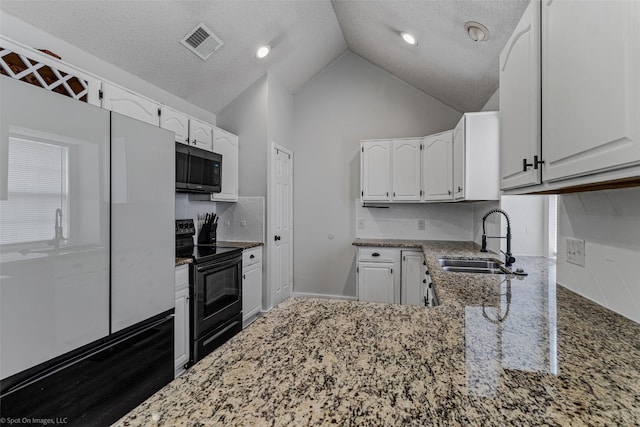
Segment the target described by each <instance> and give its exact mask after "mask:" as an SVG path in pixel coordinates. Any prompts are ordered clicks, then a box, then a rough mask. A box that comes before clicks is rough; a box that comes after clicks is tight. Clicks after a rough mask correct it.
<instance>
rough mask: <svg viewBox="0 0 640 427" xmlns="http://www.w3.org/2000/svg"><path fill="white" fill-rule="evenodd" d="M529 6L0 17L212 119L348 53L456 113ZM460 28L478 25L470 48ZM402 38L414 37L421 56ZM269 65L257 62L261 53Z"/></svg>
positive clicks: (96, 9)
mask: <svg viewBox="0 0 640 427" xmlns="http://www.w3.org/2000/svg"><path fill="white" fill-rule="evenodd" d="M527 3H528V0H497V1H491V0H460V1H459V0H404V1H399V0H379V1H375V0H369V1H364V0H331V1H330V0H258V1H256V0H222V1H221V0H215V1H114V0H111V1H10V0H2V1H1V2H0V10H1V11H2V13H9V14H11V15H13V16H15V17H17V18H19V19H21V20H23V21H25V22H28V23H30V24H32V25H34V26H36V27H38V28H41V29H42V30H44V31H46V32H48V33H50V34H52V35H53V36H56V37H58V38H60V39H63V40H65V41H67V42H69V43H71V44H74V45H76V46H78V47H79V48H81V49H83V50H85V51H87V52H90V53H92V54H94V55H95V56H97V57H99V58H101V59H104V60H106V61H108V62H110V63H113V64H115V65H117V66H119V67H120V68H122V69H124V70H126V71H128V72H130V73H132V74H135V75H137V76H139V77H141V78H143V79H145V80H148V81H149V82H151V83H153V84H155V85H157V86H160V87H162V88H164V89H165V90H167V91H169V92H171V93H173V94H175V95H177V96H179V97H181V98H184V99H185V100H187V101H189V102H191V103H193V104H195V105H198V106H200V107H202V108H204V109H206V110H208V111H211V112H213V113H218V112H219V111H220V110H221V109H222V108H224V107H225V106H226V105H227V104H228V103H229V102H230V101H232V100H233V99H235V98H236V97H237V96H238V95H239V94H241V93H242V92H243V91H244V90H245V89H247V88H248V87H249V86H250V85H251V84H252V83H253V82H255V81H256V80H257V79H258V78H259V77H260V76H262V75H263V74H264V73H265V72H267V71H270V72H273V73H274V74H275V75H276V76H278V78H279V79H280V80H282V81H283V83H284V84H285V85H286V86H287V87H288V88H289V89H290V90H291V91H292V92H294V93H295V92H296V91H297V90H299V89H300V88H301V87H302V86H303V85H304V84H305V83H306V82H307V81H308V80H309V79H311V78H312V77H313V76H315V75H316V74H317V73H318V72H319V71H321V70H322V69H323V68H325V67H326V66H327V65H329V64H330V63H331V62H332V61H334V60H335V59H336V58H338V57H339V56H340V55H341V54H342V53H344V51H346V50H347V49H348V50H351V51H352V52H354V53H356V54H358V55H360V56H362V57H363V58H365V59H367V60H368V61H370V62H372V63H373V64H376V65H378V66H380V67H381V68H383V69H385V70H387V71H388V72H390V73H391V74H394V75H395V76H397V77H399V78H401V79H403V80H405V81H406V82H408V83H409V84H411V85H413V86H415V87H416V88H418V89H420V90H422V91H423V92H425V93H427V94H429V95H431V96H433V97H435V98H437V99H438V100H440V101H441V102H443V103H445V104H447V105H449V106H451V107H453V108H454V109H456V110H458V111H461V112H463V111H477V110H478V109H480V108H481V107H482V105H483V104H484V103H485V102H486V101H487V99H488V98H489V97H490V96H491V94H493V92H494V91H495V90H496V89H497V87H498V56H499V54H500V51H501V50H502V48H503V46H504V45H505V43H506V41H507V39H508V37H509V35H510V34H511V32H512V31H513V29H514V27H515V25H516V24H517V22H518V20H519V19H520V16H521V15H522V12H523V11H524V8H525V7H526V5H527ZM467 21H477V22H480V23H482V24H484V25H485V26H486V27H487V28H488V29H489V31H490V38H489V40H488V41H486V42H474V41H472V40H471V39H470V38H469V37H468V35H467V33H466V32H465V30H464V24H465V22H467ZM201 22H202V23H204V24H205V25H206V26H207V27H209V28H210V29H211V30H212V31H213V32H214V33H215V34H216V35H217V36H218V37H220V39H222V41H223V42H224V45H223V46H222V47H221V48H220V49H219V50H218V51H217V52H215V53H214V54H213V55H212V56H211V57H210V58H209V59H207V60H206V61H202V60H201V59H200V58H198V57H197V56H196V55H194V54H193V53H191V52H189V51H188V50H187V49H186V48H185V47H184V46H182V45H181V44H180V43H179V42H180V40H182V38H183V37H184V36H185V35H186V34H187V33H188V32H189V31H190V30H191V29H192V28H194V27H195V26H196V25H197V24H198V23H201ZM400 31H408V32H411V33H413V34H414V35H415V36H416V37H417V39H418V45H417V46H409V45H407V44H405V43H404V42H403V41H402V39H401V38H400V37H399V36H398V33H399V32H400ZM265 43H268V44H271V46H272V47H273V49H272V53H271V55H269V56H268V57H267V58H265V59H263V60H258V59H256V58H255V56H254V55H255V50H256V48H257V47H258V46H259V45H261V44H265Z"/></svg>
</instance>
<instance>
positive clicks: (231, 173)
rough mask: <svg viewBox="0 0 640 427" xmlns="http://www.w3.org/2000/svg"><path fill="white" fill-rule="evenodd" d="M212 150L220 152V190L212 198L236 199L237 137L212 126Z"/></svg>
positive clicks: (233, 200)
mask: <svg viewBox="0 0 640 427" xmlns="http://www.w3.org/2000/svg"><path fill="white" fill-rule="evenodd" d="M213 151H214V152H216V153H220V154H222V191H221V192H220V193H218V194H214V195H213V196H212V200H224V201H228V202H237V201H238V137H237V136H236V135H233V134H231V133H229V132H226V131H224V130H222V129H218V128H213Z"/></svg>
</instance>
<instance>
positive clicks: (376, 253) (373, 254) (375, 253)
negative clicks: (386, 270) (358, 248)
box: [371, 252, 380, 256]
mask: <svg viewBox="0 0 640 427" xmlns="http://www.w3.org/2000/svg"><path fill="white" fill-rule="evenodd" d="M371 256H380V254H379V253H378V252H374V253H372V254H371Z"/></svg>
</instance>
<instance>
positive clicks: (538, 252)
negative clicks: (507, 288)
mask: <svg viewBox="0 0 640 427" xmlns="http://www.w3.org/2000/svg"><path fill="white" fill-rule="evenodd" d="M547 197H548V196H502V199H501V201H500V205H501V208H502V209H504V210H505V211H506V212H507V213H508V214H509V217H510V218H511V235H512V238H511V250H512V252H513V255H514V256H518V255H521V256H546V255H547V249H546V247H545V244H546V239H545V233H547V231H546V229H545V226H544V224H545V215H546V207H547V205H546V204H545V199H546V198H547ZM494 215H495V214H494ZM506 234H507V222H506V221H502V233H501V235H502V236H505V235H506ZM506 247H507V245H506V241H504V240H503V241H502V249H503V250H505V251H506Z"/></svg>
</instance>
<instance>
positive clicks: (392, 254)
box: [358, 247, 400, 262]
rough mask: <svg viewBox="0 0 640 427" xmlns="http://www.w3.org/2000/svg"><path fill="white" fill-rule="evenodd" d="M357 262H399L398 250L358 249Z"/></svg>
mask: <svg viewBox="0 0 640 427" xmlns="http://www.w3.org/2000/svg"><path fill="white" fill-rule="evenodd" d="M358 261H372V262H400V250H399V249H397V248H375V247H360V248H358Z"/></svg>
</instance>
